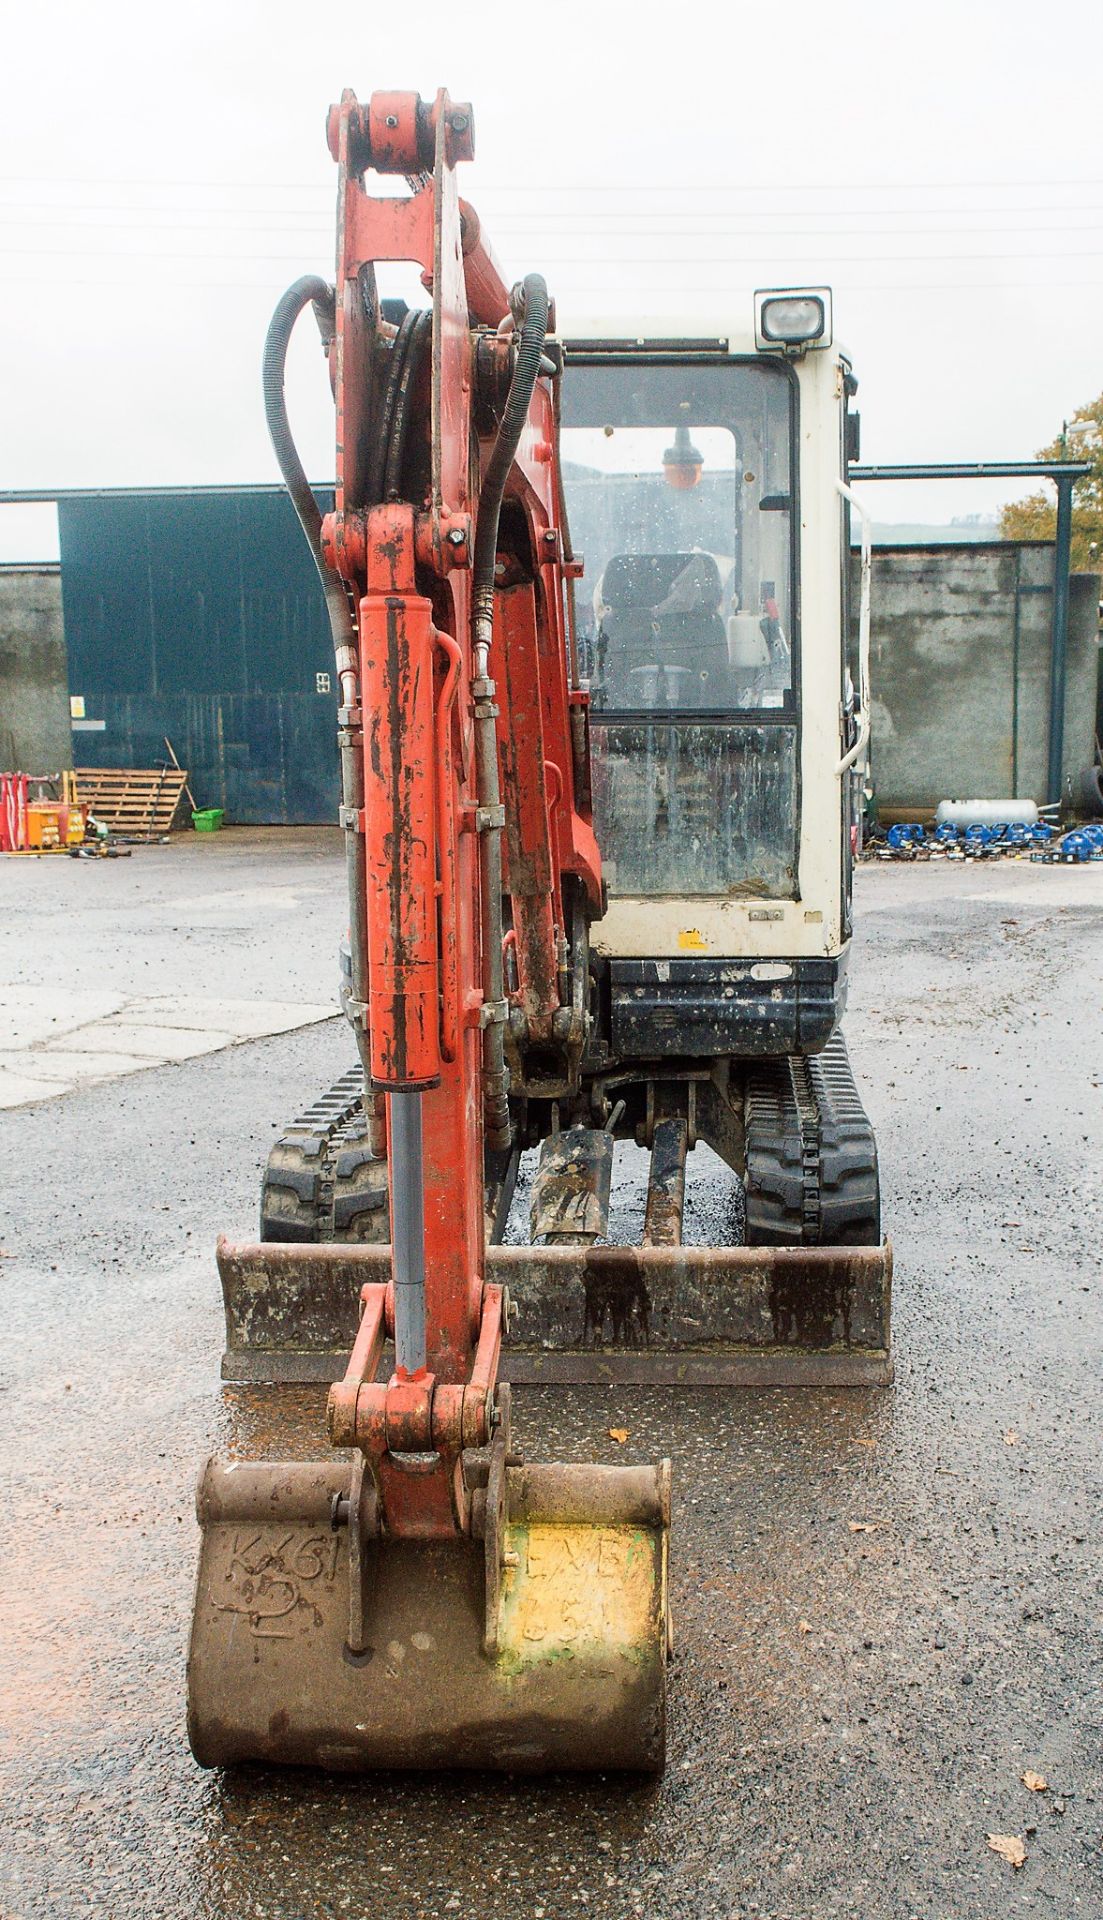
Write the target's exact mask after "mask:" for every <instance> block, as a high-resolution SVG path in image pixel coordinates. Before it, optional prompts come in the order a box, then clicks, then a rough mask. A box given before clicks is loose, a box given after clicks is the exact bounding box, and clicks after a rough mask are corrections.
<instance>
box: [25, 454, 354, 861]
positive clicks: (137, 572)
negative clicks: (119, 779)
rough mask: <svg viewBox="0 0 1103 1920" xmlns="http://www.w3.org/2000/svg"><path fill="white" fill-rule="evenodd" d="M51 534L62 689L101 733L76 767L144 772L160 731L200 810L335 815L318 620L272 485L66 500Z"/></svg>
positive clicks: (325, 635) (288, 510) (297, 547)
mask: <svg viewBox="0 0 1103 1920" xmlns="http://www.w3.org/2000/svg"><path fill="white" fill-rule="evenodd" d="M319 503H320V504H321V506H322V510H323V512H324V511H326V510H327V508H328V507H329V506H330V505H331V504H332V494H328V495H325V494H319ZM58 524H59V536H60V543H61V579H62V589H63V595H64V612H65V636H66V641H67V644H68V651H69V686H70V691H71V692H72V693H74V694H82V695H83V696H84V700H85V712H86V714H87V716H88V718H89V719H94V720H102V721H103V722H104V731H103V732H102V733H98V732H83V731H82V732H81V733H80V734H79V735H77V736H75V737H74V746H75V747H76V750H77V758H78V759H79V760H80V761H81V762H82V764H85V765H89V766H145V767H148V766H156V765H157V764H158V763H159V762H160V761H162V760H163V759H164V758H165V745H164V740H165V736H166V735H167V736H168V738H169V739H170V740H171V741H172V743H173V746H174V748H175V750H176V753H177V755H178V757H179V760H180V762H181V765H182V766H185V767H187V769H188V773H189V779H190V784H191V788H192V791H193V793H194V794H195V797H196V800H197V801H198V803H199V805H200V806H210V807H224V808H225V809H226V814H227V818H228V819H229V820H236V821H241V822H252V823H255V824H260V825H265V824H273V823H279V824H288V823H292V822H312V821H334V820H336V817H337V804H338V770H337V744H336V725H337V722H336V693H335V691H334V687H335V681H334V674H333V651H332V646H331V642H330V634H329V623H328V621H327V619H326V612H325V602H324V600H323V597H322V592H321V588H320V586H319V583H318V577H317V574H316V573H315V570H314V566H313V563H312V561H311V558H310V554H309V552H308V551H307V547H306V542H305V541H304V539H303V536H302V533H301V531H300V528H299V524H298V521H297V520H296V518H295V514H294V510H293V509H292V507H291V504H290V502H289V500H288V499H287V496H286V494H285V493H284V492H283V491H282V489H276V488H255V489H252V488H241V487H234V488H225V489H222V488H218V489H213V488H211V489H206V488H204V489H201V490H194V491H192V490H186V489H181V490H180V491H178V492H177V491H173V492H156V493H133V494H130V493H114V494H110V495H108V494H101V495H93V494H88V495H69V496H67V497H64V498H63V499H61V500H60V501H59V503H58ZM319 676H321V677H320V678H319Z"/></svg>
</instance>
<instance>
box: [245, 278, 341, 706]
mask: <svg viewBox="0 0 1103 1920" xmlns="http://www.w3.org/2000/svg"><path fill="white" fill-rule="evenodd" d="M333 302H334V293H333V288H332V287H330V286H327V285H326V282H325V281H324V280H321V279H319V278H318V276H317V275H316V274H311V273H307V274H304V275H303V277H302V279H301V280H296V281H295V282H294V285H293V286H290V287H288V289H287V292H286V293H285V294H283V296H282V297H281V299H280V300H279V302H278V304H277V306H276V311H275V313H274V314H273V315H272V319H271V323H270V325H269V328H268V337H267V339H266V340H265V343H264V372H263V376H262V377H263V382H264V413H265V418H266V420H267V422H268V432H269V435H270V437H271V441H272V447H273V450H274V452H275V455H276V459H277V461H278V462H279V469H280V472H281V473H282V475H283V479H284V485H285V486H286V488H287V491H288V493H289V494H290V495H291V504H292V506H293V507H294V509H295V512H296V513H297V514H298V516H299V524H300V526H301V527H302V530H303V532H304V534H305V535H306V542H307V545H308V546H309V548H310V551H311V553H312V554H313V556H314V565H315V566H316V567H317V569H318V577H319V579H320V580H321V582H322V588H323V591H324V593H325V596H326V606H327V608H328V609H329V624H330V628H331V630H332V633H333V651H334V654H335V656H336V659H337V672H338V675H342V674H344V673H345V672H346V671H348V670H349V669H351V670H352V671H353V672H355V671H356V624H355V621H354V620H353V615H352V608H351V606H350V605H349V597H348V592H347V590H346V588H345V583H344V581H343V580H342V579H341V576H340V574H338V573H334V571H333V569H332V567H328V566H327V565H326V562H325V557H324V555H323V553H322V515H321V511H320V509H319V506H318V502H317V501H316V500H315V498H314V493H313V490H312V488H311V485H310V482H309V480H308V479H307V477H306V474H305V472H304V470H303V464H302V461H301V460H300V459H299V451H298V448H297V447H296V445H295V442H294V440H293V438H292V435H291V424H290V422H289V420H288V418H287V402H286V400H285V398H284V391H283V383H284V374H285V371H286V367H287V347H288V342H289V341H290V339H291V335H292V333H293V331H294V327H295V322H296V320H297V319H298V317H299V315H300V313H301V312H302V311H303V308H304V307H307V306H313V308H314V313H315V317H316V318H317V321H318V326H319V329H320V331H321V333H322V338H323V341H325V342H326V343H327V344H328V342H329V341H330V340H331V339H332V338H333ZM347 654H351V658H346V655H347ZM346 704H347V703H346Z"/></svg>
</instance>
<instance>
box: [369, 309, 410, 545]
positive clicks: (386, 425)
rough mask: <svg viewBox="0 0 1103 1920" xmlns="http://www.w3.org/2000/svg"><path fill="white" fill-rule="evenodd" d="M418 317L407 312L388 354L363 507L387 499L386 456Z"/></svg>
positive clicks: (377, 503) (371, 505)
mask: <svg viewBox="0 0 1103 1920" xmlns="http://www.w3.org/2000/svg"><path fill="white" fill-rule="evenodd" d="M417 320H418V316H417V314H416V313H413V312H407V313H404V314H403V316H402V319H401V321H400V322H399V327H398V332H397V333H396V334H395V337H394V339H393V340H392V341H391V344H390V348H389V350H388V353H387V384H386V386H385V388H384V390H383V404H382V406H381V407H380V410H379V431H378V433H377V434H376V436H375V439H374V440H373V442H372V447H371V452H370V454H369V456H368V470H367V475H366V478H365V486H364V496H365V497H364V505H365V506H366V507H376V506H378V505H379V502H380V501H381V500H382V499H383V498H384V481H385V474H386V465H387V456H388V453H389V451H390V446H391V440H392V435H393V425H394V416H395V405H396V402H397V399H398V392H399V387H400V385H401V383H402V376H403V373H404V372H405V369H406V364H407V361H408V358H409V353H410V346H411V343H412V341H413V337H414V330H415V328H416V326H417Z"/></svg>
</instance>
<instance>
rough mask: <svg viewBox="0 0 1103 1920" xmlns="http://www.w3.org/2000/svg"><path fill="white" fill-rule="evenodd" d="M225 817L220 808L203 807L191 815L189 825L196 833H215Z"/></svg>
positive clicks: (223, 811)
mask: <svg viewBox="0 0 1103 1920" xmlns="http://www.w3.org/2000/svg"><path fill="white" fill-rule="evenodd" d="M225 817H226V816H225V810H224V809H223V808H222V807H204V808H202V810H201V811H200V812H199V813H193V814H192V817H191V823H192V826H193V827H194V828H195V831H196V833H217V832H218V829H219V827H220V826H221V825H222V822H223V820H224V819H225Z"/></svg>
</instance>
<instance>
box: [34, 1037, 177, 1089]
mask: <svg viewBox="0 0 1103 1920" xmlns="http://www.w3.org/2000/svg"><path fill="white" fill-rule="evenodd" d="M158 1064H159V1062H158V1061H157V1060H156V1059H152V1058H151V1057H150V1055H149V1054H144V1055H143V1054H136V1053H121V1052H120V1053H99V1052H88V1053H74V1052H72V1051H71V1050H70V1049H69V1048H62V1047H36V1048H35V1049H34V1051H33V1052H30V1053H0V1073H8V1074H15V1075H20V1074H26V1073H27V1072H28V1071H30V1073H31V1074H32V1076H33V1077H34V1078H35V1079H42V1080H45V1081H49V1082H51V1083H53V1084H54V1086H55V1087H56V1089H57V1091H58V1092H59V1093H68V1092H69V1090H70V1088H71V1087H72V1086H74V1085H75V1084H77V1083H78V1082H84V1081H94V1080H113V1079H115V1077H116V1075H118V1074H123V1073H141V1071H142V1069H143V1068H144V1067H153V1066H157V1065H158Z"/></svg>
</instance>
